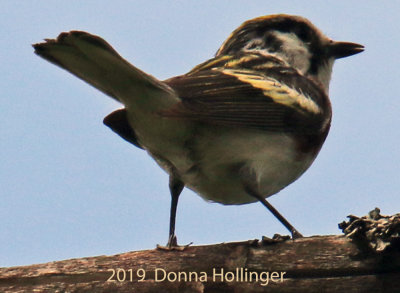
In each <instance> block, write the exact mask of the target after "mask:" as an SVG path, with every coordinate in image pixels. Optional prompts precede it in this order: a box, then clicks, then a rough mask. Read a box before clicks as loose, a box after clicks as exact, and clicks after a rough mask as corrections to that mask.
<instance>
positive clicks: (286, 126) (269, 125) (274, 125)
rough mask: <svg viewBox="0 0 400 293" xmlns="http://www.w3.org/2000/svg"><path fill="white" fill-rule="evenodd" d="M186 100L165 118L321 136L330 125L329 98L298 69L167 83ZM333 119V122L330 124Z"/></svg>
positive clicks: (206, 73)
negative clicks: (325, 127) (327, 123)
mask: <svg viewBox="0 0 400 293" xmlns="http://www.w3.org/2000/svg"><path fill="white" fill-rule="evenodd" d="M165 82H166V83H167V84H168V85H169V86H170V87H171V88H173V89H174V90H175V91H176V92H177V93H178V95H179V97H180V98H181V102H180V103H178V104H177V105H176V106H174V107H173V108H171V109H168V110H165V111H163V112H161V115H163V116H165V117H175V118H184V119H191V120H199V121H202V122H206V123H212V124H218V125H226V126H237V127H247V128H253V129H259V130H265V131H283V132H297V133H317V132H319V131H320V130H321V128H322V127H323V126H324V124H326V122H329V121H330V116H331V112H330V104H329V100H328V97H327V96H326V94H325V93H324V92H323V91H321V90H319V89H318V87H317V86H316V85H315V84H314V83H313V82H311V81H309V80H308V79H306V78H304V77H303V76H301V75H300V74H298V73H297V72H296V71H294V70H290V69H287V68H283V67H279V68H271V69H269V70H268V71H267V72H266V73H257V72H255V71H250V70H238V69H229V68H228V69H227V68H225V69H215V68H214V69H206V70H200V71H194V72H190V73H189V74H187V75H183V76H179V77H175V78H172V79H169V80H166V81H165ZM328 120H329V121H328Z"/></svg>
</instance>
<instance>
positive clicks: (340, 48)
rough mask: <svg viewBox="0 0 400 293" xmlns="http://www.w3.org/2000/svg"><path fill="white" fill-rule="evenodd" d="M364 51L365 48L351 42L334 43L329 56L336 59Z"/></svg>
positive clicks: (331, 44)
mask: <svg viewBox="0 0 400 293" xmlns="http://www.w3.org/2000/svg"><path fill="white" fill-rule="evenodd" d="M362 51H364V46H363V45H360V44H356V43H350V42H332V43H330V44H329V48H328V52H329V55H330V56H332V57H334V58H335V59H339V58H343V57H348V56H351V55H354V54H358V53H361V52H362Z"/></svg>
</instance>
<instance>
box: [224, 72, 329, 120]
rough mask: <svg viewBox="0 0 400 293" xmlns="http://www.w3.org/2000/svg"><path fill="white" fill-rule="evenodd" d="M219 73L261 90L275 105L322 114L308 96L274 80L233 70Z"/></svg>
mask: <svg viewBox="0 0 400 293" xmlns="http://www.w3.org/2000/svg"><path fill="white" fill-rule="evenodd" d="M221 72H222V73H224V74H227V75H231V76H234V77H236V78H237V79H239V80H240V81H242V82H246V83H249V84H251V85H252V86H253V87H255V88H258V89H261V90H262V91H263V93H264V94H265V95H266V96H268V97H269V98H271V99H273V100H274V102H276V103H279V104H282V105H285V106H288V107H291V108H295V109H297V110H303V111H307V112H310V113H313V114H321V113H322V109H321V108H320V107H319V106H318V104H317V103H315V102H314V101H313V100H312V99H311V98H310V97H309V96H308V95H306V94H304V93H302V92H301V91H298V90H296V89H293V88H291V87H289V86H287V85H285V84H283V83H281V82H279V81H278V80H276V79H274V78H271V77H267V76H261V75H255V74H252V73H251V72H246V71H239V70H233V69H222V70H221Z"/></svg>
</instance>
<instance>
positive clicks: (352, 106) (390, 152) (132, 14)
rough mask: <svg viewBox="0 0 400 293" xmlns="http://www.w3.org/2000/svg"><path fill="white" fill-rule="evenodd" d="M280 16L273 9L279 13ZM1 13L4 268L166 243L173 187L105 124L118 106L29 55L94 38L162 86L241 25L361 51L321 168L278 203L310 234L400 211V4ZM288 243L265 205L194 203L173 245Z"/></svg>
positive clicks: (335, 81)
mask: <svg viewBox="0 0 400 293" xmlns="http://www.w3.org/2000/svg"><path fill="white" fill-rule="evenodd" d="M272 3H273V4H272ZM360 4H361V2H360V1H340V2H338V1H302V2H300V1H284V0H282V1H265V0H263V1H258V0H253V1H244V0H243V1H235V0H229V1H228V0H224V1H208V0H206V1H204V0H203V1H194V0H192V1H161V0H160V1H68V2H67V1H11V0H9V1H5V0H3V1H1V2H0V10H1V11H2V17H1V18H0V27H1V28H2V29H1V30H0V44H1V46H0V58H1V67H0V72H1V79H0V91H1V94H0V100H1V106H0V114H1V115H0V121H1V124H0V137H1V139H0V149H1V150H0V200H1V203H0V216H1V224H0V266H14V265H28V264H32V263H40V262H48V261H53V260H61V259H68V258H75V257H84V256H95V255H103V254H108V255H109V254H116V253H121V252H125V251H131V250H141V249H152V248H154V247H155V245H156V244H157V243H160V244H165V243H166V241H167V236H168V219H169V205H170V196H169V192H168V177H167V175H166V174H165V173H164V172H163V171H162V170H161V169H160V168H159V167H158V166H157V165H156V164H155V162H153V161H152V159H151V158H150V157H148V156H147V155H146V153H145V152H143V151H141V150H139V149H137V148H135V147H133V146H131V145H129V144H128V143H127V142H125V141H124V140H122V139H121V138H119V137H118V136H117V135H115V134H114V133H113V132H111V131H110V130H109V129H108V128H107V127H105V126H104V125H103V124H102V119H103V117H104V116H106V115H107V114H108V113H110V112H112V111H113V110H115V109H117V108H119V107H120V105H119V104H118V103H116V102H114V101H112V100H111V99H110V98H108V97H107V96H105V95H103V94H102V93H100V92H98V91H97V90H95V89H94V88H92V87H90V86H88V85H87V84H85V83H84V82H82V81H81V80H79V79H77V78H76V77H74V76H72V75H71V74H68V73H67V72H65V71H63V70H61V69H59V68H57V67H55V66H54V65H52V64H50V63H48V62H45V61H44V60H42V59H40V58H39V57H37V56H36V55H34V54H33V49H32V47H31V44H32V43H36V42H40V41H41V40H42V39H44V38H54V37H56V36H57V35H58V34H59V33H60V32H63V31H69V30H72V29H75V30H85V31H88V32H91V33H93V34H97V35H100V36H102V37H103V38H104V39H106V40H107V41H108V42H109V43H110V44H111V45H112V46H113V47H114V48H115V49H116V50H117V51H118V52H119V53H120V54H121V55H122V56H124V57H125V58H126V59H127V60H129V61H130V62H131V63H133V64H135V65H136V66H137V67H139V68H141V69H142V70H144V71H146V72H148V73H150V74H152V75H153V76H156V77H157V78H160V79H166V78H168V77H171V76H175V75H179V74H183V73H185V72H187V71H188V70H190V69H191V68H192V67H193V66H195V65H196V64H198V63H200V62H202V61H204V60H206V59H208V58H210V57H212V56H213V54H214V53H215V52H216V50H217V49H218V47H219V46H220V45H221V44H222V42H223V41H224V39H225V38H226V37H227V36H228V35H229V33H230V32H231V31H232V30H234V29H235V28H236V27H237V26H239V25H240V24H241V23H242V22H243V21H245V20H247V19H250V18H254V17H257V16H261V15H266V14H274V13H288V14H296V15H302V16H305V17H307V18H309V19H310V20H311V21H312V22H313V23H314V24H315V25H316V26H318V27H319V28H320V29H321V30H322V31H323V32H324V33H325V34H326V35H328V36H329V37H331V38H333V39H335V40H342V41H352V42H357V43H361V44H363V45H365V47H366V50H365V52H363V53H361V54H358V55H356V56H353V57H349V58H345V59H341V60H338V61H337V62H336V64H335V67H334V72H333V78H332V82H331V87H330V97H331V100H332V104H333V111H334V115H333V123H332V128H331V131H330V135H329V136H328V139H327V141H326V143H325V145H324V147H323V149H322V151H321V153H320V155H319V157H318V158H317V160H316V161H315V163H314V164H313V166H312V167H311V168H310V169H309V170H308V171H307V172H306V173H305V174H304V175H303V176H302V177H301V178H300V179H299V180H298V181H296V182H295V183H293V184H292V185H290V186H289V187H287V188H286V189H284V190H283V191H281V192H280V193H279V194H277V195H275V196H273V197H271V198H270V201H271V203H272V204H273V205H274V206H275V207H276V208H277V209H278V210H279V211H280V212H281V213H282V214H283V215H285V217H286V218H287V219H288V220H289V221H290V222H292V223H293V224H294V226H295V227H296V228H297V229H298V230H299V231H300V232H302V233H303V234H304V235H307V236H311V235H323V234H339V233H340V231H339V230H338V228H337V223H338V222H341V221H343V220H344V219H345V218H346V216H347V215H348V214H356V215H364V214H366V213H367V212H368V211H369V210H371V209H373V208H375V207H376V206H378V207H380V208H381V210H382V213H383V214H393V213H396V212H400V196H399V190H400V180H399V173H400V155H399V152H400V151H399V145H400V131H399V125H400V118H399V117H400V115H399V112H400V98H399V97H398V90H396V88H397V86H398V84H399V82H400V69H399V68H400V61H399V58H398V50H399V47H400V34H399V32H398V28H397V27H396V26H395V25H394V23H397V18H398V15H399V13H400V4H399V3H398V2H396V1H391V2H385V4H384V5H383V4H381V3H380V2H378V1H368V0H367V1H363V2H362V5H360ZM274 233H281V234H287V231H286V230H285V228H284V227H283V226H282V225H281V224H280V223H278V222H277V221H276V220H275V218H274V217H273V216H272V215H271V214H270V213H269V212H268V211H266V210H265V208H264V207H263V206H261V204H250V205H245V206H222V205H220V204H215V203H207V202H205V201H204V200H202V199H201V198H200V197H198V196H197V195H195V194H194V193H193V192H191V191H189V190H185V191H184V192H183V193H182V196H181V198H180V204H179V206H178V217H177V236H178V240H179V242H180V243H182V244H184V243H189V242H191V241H193V242H194V244H195V245H201V244H209V243H218V242H229V241H238V240H247V239H254V238H260V237H261V236H262V235H266V236H272V235H273V234H274Z"/></svg>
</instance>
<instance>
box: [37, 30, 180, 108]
mask: <svg viewBox="0 0 400 293" xmlns="http://www.w3.org/2000/svg"><path fill="white" fill-rule="evenodd" d="M33 47H34V49H35V53H36V54H37V55H39V56H40V57H42V58H44V59H46V60H48V61H49V62H51V63H54V64H56V65H58V66H60V67H61V68H63V69H65V70H67V71H69V72H71V73H72V74H74V75H76V76H77V77H79V78H80V79H82V80H84V81H86V82H87V83H89V84H90V85H92V86H94V87H95V88H97V89H99V90H100V91H102V92H104V93H105V94H107V95H109V96H111V97H112V98H114V99H116V100H118V101H120V102H122V103H123V104H127V103H128V104H129V103H130V100H131V99H146V98H147V97H148V96H152V97H153V96H157V95H154V92H155V91H156V92H159V93H160V95H159V96H162V97H163V98H164V99H165V98H167V99H168V97H169V99H172V100H175V101H176V100H177V98H176V94H175V92H174V91H173V90H172V89H171V88H170V87H169V86H168V85H166V84H165V83H163V82H161V81H159V80H157V79H156V78H154V77H153V76H151V75H148V74H146V73H144V72H143V71H141V70H140V69H138V68H136V67H135V66H133V65H131V64H130V63H129V62H127V61H126V60H124V59H123V58H122V57H121V56H120V55H119V54H118V53H117V52H116V51H115V50H114V49H113V48H112V47H111V46H110V45H109V44H108V43H107V42H106V41H104V40H103V39H102V38H100V37H98V36H95V35H91V34H89V33H86V32H82V31H71V32H68V33H61V34H60V35H59V36H58V37H57V39H45V42H43V43H38V44H34V45H33ZM155 104H156V103H155Z"/></svg>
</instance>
